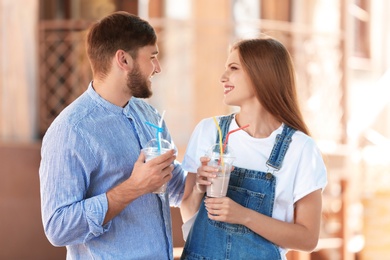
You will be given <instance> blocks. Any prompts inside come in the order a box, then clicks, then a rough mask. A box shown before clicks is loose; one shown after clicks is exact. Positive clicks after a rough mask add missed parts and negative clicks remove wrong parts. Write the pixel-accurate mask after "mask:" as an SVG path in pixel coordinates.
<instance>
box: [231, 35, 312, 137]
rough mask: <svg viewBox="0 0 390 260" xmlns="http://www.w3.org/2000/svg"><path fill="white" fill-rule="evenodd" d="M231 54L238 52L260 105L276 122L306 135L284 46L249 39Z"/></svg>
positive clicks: (235, 46)
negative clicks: (278, 121)
mask: <svg viewBox="0 0 390 260" xmlns="http://www.w3.org/2000/svg"><path fill="white" fill-rule="evenodd" d="M232 50H238V53H239V56H240V61H241V63H242V64H243V67H244V69H245V71H246V72H247V73H248V75H249V78H250V79H251V81H252V84H253V86H254V89H255V93H256V96H257V99H258V100H259V101H260V104H261V105H262V106H263V107H264V108H265V109H266V110H267V111H268V112H270V113H271V114H272V115H273V116H274V117H275V118H276V119H278V120H280V121H281V122H283V123H285V124H286V125H288V126H290V127H292V128H294V129H297V130H300V131H302V132H303V133H305V134H307V135H309V134H310V133H309V130H308V128H307V126H306V124H305V122H304V120H303V117H302V113H301V111H300V109H299V105H298V99H297V93H296V87H295V71H294V66H293V63H292V60H291V57H290V54H289V52H288V51H287V49H286V48H285V47H284V46H283V44H281V43H280V42H279V41H277V40H275V39H272V38H259V39H248V40H242V41H239V42H237V43H236V44H234V45H233V47H232Z"/></svg>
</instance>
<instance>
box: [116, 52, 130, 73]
mask: <svg viewBox="0 0 390 260" xmlns="http://www.w3.org/2000/svg"><path fill="white" fill-rule="evenodd" d="M115 61H116V64H117V65H118V66H119V67H120V68H121V69H122V70H126V71H128V70H131V69H132V68H133V58H132V57H131V55H130V54H128V53H127V52H125V51H123V50H118V51H117V52H116V53H115Z"/></svg>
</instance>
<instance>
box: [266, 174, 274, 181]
mask: <svg viewBox="0 0 390 260" xmlns="http://www.w3.org/2000/svg"><path fill="white" fill-rule="evenodd" d="M272 176H273V175H272V173H270V172H267V174H266V175H265V178H266V179H267V180H270V179H272Z"/></svg>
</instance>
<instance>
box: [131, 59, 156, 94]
mask: <svg viewBox="0 0 390 260" xmlns="http://www.w3.org/2000/svg"><path fill="white" fill-rule="evenodd" d="M127 88H128V89H129V90H130V92H131V95H132V96H133V97H136V98H149V97H151V96H152V94H153V92H152V90H151V86H150V82H149V81H148V79H147V78H145V77H144V76H143V75H142V73H141V71H140V68H139V65H138V63H134V68H133V70H132V71H131V72H129V73H128V74H127Z"/></svg>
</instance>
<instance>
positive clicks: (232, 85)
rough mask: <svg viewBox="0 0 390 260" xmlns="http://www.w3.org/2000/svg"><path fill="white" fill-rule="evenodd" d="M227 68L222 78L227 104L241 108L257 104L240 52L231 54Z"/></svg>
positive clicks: (234, 51)
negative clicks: (253, 103)
mask: <svg viewBox="0 0 390 260" xmlns="http://www.w3.org/2000/svg"><path fill="white" fill-rule="evenodd" d="M225 68H226V69H225V72H224V73H223V74H222V77H221V83H222V85H223V88H224V97H225V99H224V101H225V104H226V105H230V106H240V107H241V106H243V105H244V104H247V103H249V104H250V103H252V102H257V99H256V96H255V93H254V91H253V86H252V82H251V80H250V78H249V76H248V74H247V73H246V71H245V70H244V68H243V66H242V64H241V62H240V57H239V53H238V50H233V51H231V52H230V54H229V56H228V58H227V61H226V65H225Z"/></svg>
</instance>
